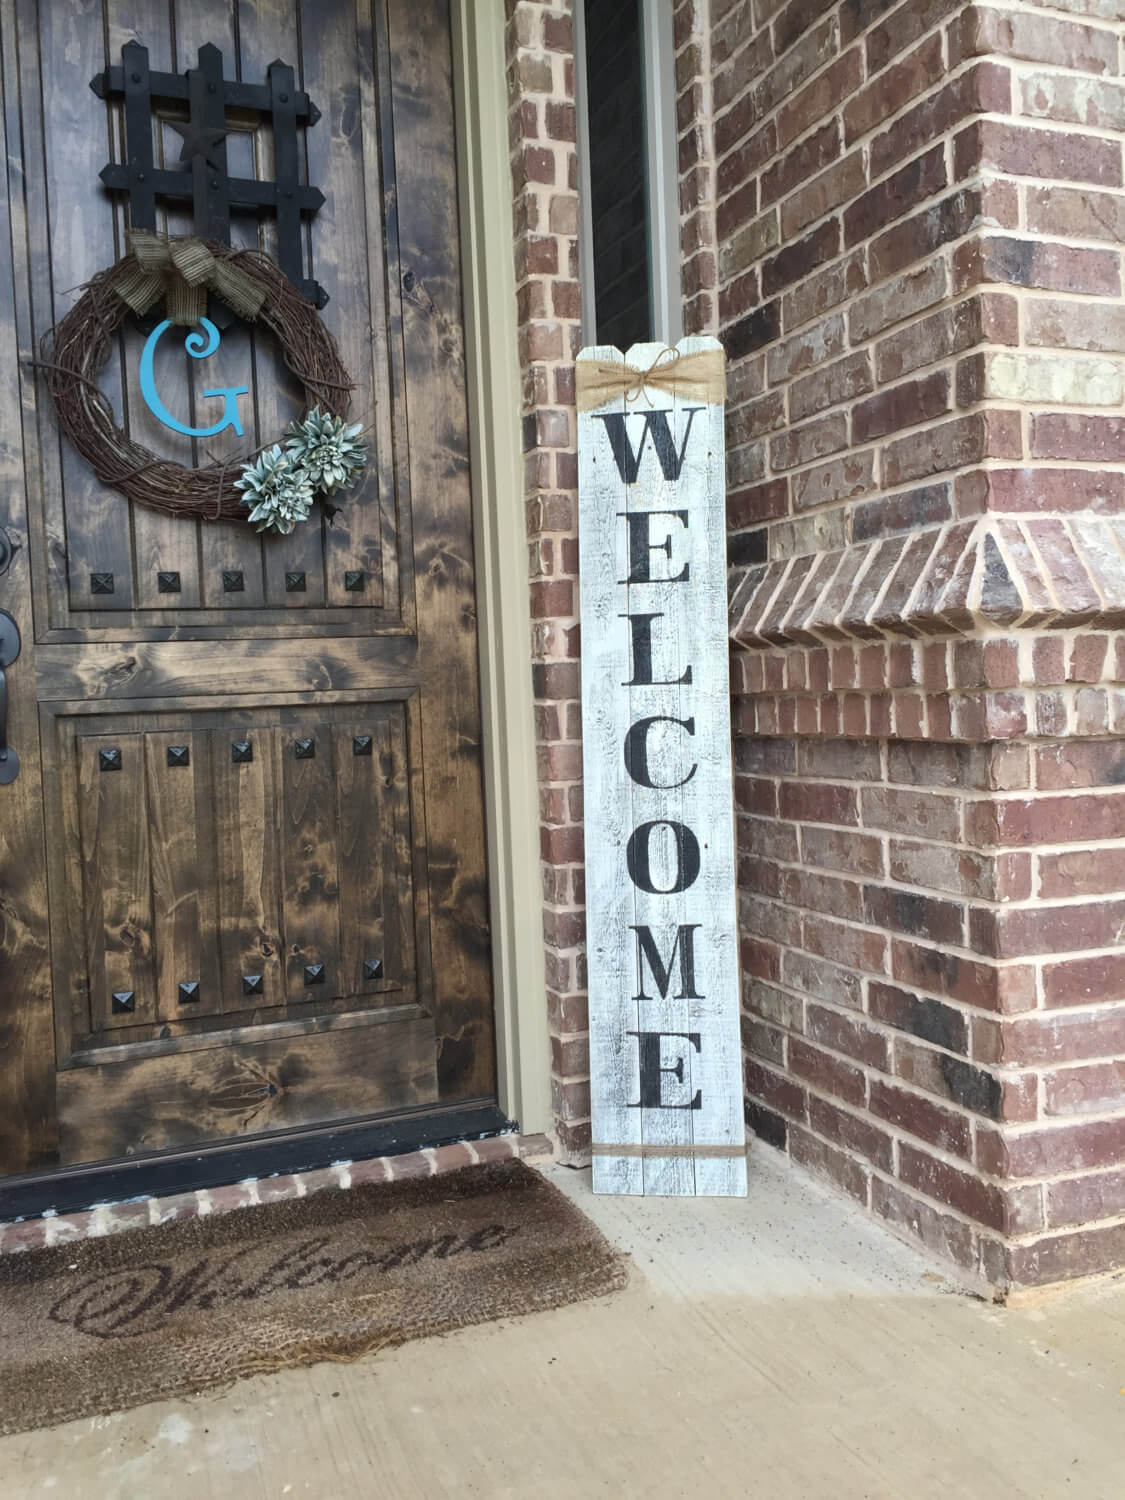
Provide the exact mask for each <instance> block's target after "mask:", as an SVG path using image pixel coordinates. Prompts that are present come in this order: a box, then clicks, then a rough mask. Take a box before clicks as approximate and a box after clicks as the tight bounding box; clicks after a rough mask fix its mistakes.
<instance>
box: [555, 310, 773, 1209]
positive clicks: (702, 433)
mask: <svg viewBox="0 0 1125 1500" xmlns="http://www.w3.org/2000/svg"><path fill="white" fill-rule="evenodd" d="M663 347H664V346H662V345H659V344H637V345H634V346H633V347H632V348H631V349H630V350H629V352H628V354H627V355H625V356H622V354H621V352H620V351H619V350H617V349H614V348H612V347H608V346H603V347H598V348H594V349H588V350H584V351H583V352H582V354H580V355H579V362H580V368H581V366H582V365H583V364H596V365H600V366H613V365H618V366H620V365H622V363H623V361H627V363H628V364H629V365H630V366H631V367H632V368H633V369H636V370H646V369H649V368H650V367H651V366H652V365H653V363H654V361H656V359H657V358H658V357H659V355H660V354H661V351H662V349H663ZM678 347H679V350H680V353H681V355H689V354H692V353H695V352H698V351H702V350H704V349H710V348H715V349H717V348H718V347H719V346H718V345H717V343H716V342H715V341H714V340H710V339H684V340H682V341H681V343H680V345H679V346H678ZM723 463H724V448H723V403H722V401H721V400H713V401H711V402H709V403H704V402H703V401H701V400H695V401H684V400H682V399H681V398H680V397H679V396H676V397H675V399H673V398H672V397H670V396H667V395H666V394H664V393H663V392H661V391H659V390H658V389H656V388H653V389H651V390H650V389H648V388H645V389H643V390H639V391H630V392H629V393H628V394H626V393H624V391H623V392H622V393H621V394H619V395H617V396H615V397H613V398H612V399H607V400H606V401H605V402H603V403H602V405H600V406H597V407H595V408H594V409H593V410H589V411H585V412H582V413H581V414H580V417H579V526H580V533H579V537H580V549H581V602H582V702H583V765H584V778H585V780H584V784H585V798H584V804H585V810H586V828H585V846H586V893H587V945H588V963H589V987H590V1032H591V1043H590V1044H591V1096H592V1111H593V1149H594V1185H595V1189H596V1190H597V1191H599V1192H618V1193H621V1192H628V1193H646V1194H669V1195H677V1196H686V1195H693V1194H704V1193H708V1194H718V1195H724V1196H729V1195H734V1194H741V1193H744V1192H745V1190H746V1169H745V1145H744V1127H743V1122H742V1088H741V1062H740V1045H739V1030H738V1015H739V1006H738V995H739V989H738V955H737V924H736V913H735V871H734V827H733V815H732V810H731V791H730V789H731V762H730V710H729V683H728V669H727V643H726V558H725V540H724V539H725V518H724V503H725V502H724V474H723Z"/></svg>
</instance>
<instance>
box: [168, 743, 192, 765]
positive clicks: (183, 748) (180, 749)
mask: <svg viewBox="0 0 1125 1500" xmlns="http://www.w3.org/2000/svg"><path fill="white" fill-rule="evenodd" d="M168 764H169V765H170V766H190V765H191V750H190V748H189V747H188V746H187V745H169V746H168Z"/></svg>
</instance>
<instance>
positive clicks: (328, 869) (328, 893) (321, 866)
mask: <svg viewBox="0 0 1125 1500" xmlns="http://www.w3.org/2000/svg"><path fill="white" fill-rule="evenodd" d="M298 736H300V739H299V738H298ZM310 739H311V741H312V747H313V751H314V753H313V755H312V756H311V757H310V758H308V759H301V758H300V757H299V753H298V752H299V750H300V748H301V743H300V742H301V740H304V741H307V740H310ZM279 740H280V747H281V765H282V804H281V866H282V880H281V904H282V921H283V923H284V927H285V974H286V987H287V991H288V994H289V998H290V999H291V1000H308V999H311V998H312V996H311V994H310V991H311V990H312V989H319V990H320V991H321V992H322V993H323V994H325V995H337V994H339V993H341V985H340V977H339V964H340V877H339V872H338V868H337V856H336V834H337V827H336V816H335V814H336V805H335V798H334V796H333V790H334V788H333V785H332V773H333V767H332V742H331V739H330V738H329V737H328V736H327V735H325V734H324V733H323V732H322V733H319V734H318V733H316V732H311V733H308V734H304V733H302V732H301V731H292V730H289V731H285V730H283V731H280V732H279ZM310 968H313V969H315V970H317V971H319V972H318V975H317V977H316V978H315V979H314V978H313V977H312V976H310V975H309V972H308V971H309V969H310Z"/></svg>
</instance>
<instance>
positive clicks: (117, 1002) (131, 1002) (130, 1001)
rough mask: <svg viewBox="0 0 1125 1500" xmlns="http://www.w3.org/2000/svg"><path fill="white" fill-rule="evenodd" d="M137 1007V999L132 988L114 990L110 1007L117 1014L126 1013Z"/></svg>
mask: <svg viewBox="0 0 1125 1500" xmlns="http://www.w3.org/2000/svg"><path fill="white" fill-rule="evenodd" d="M136 1008H137V999H136V996H135V995H134V994H133V991H132V990H114V992H113V1003H112V1005H111V1006H110V1009H111V1011H112V1012H113V1014H114V1015H115V1016H120V1015H125V1014H126V1013H128V1012H129V1011H132V1010H136Z"/></svg>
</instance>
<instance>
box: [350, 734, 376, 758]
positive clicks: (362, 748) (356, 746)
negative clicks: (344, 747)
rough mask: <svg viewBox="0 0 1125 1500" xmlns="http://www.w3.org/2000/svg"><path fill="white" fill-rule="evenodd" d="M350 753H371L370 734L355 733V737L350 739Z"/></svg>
mask: <svg viewBox="0 0 1125 1500" xmlns="http://www.w3.org/2000/svg"><path fill="white" fill-rule="evenodd" d="M352 754H353V755H370V754H371V736H370V735H369V734H357V735H356V737H355V739H354V740H352Z"/></svg>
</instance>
